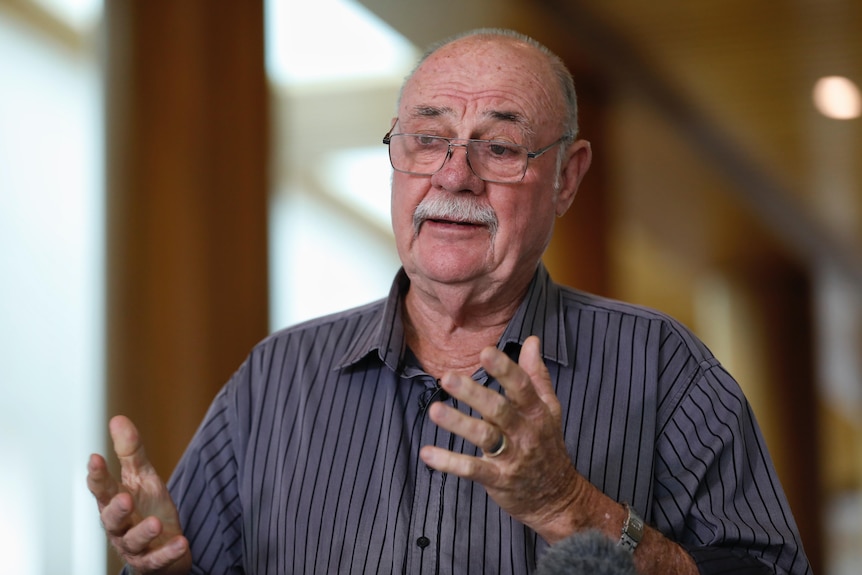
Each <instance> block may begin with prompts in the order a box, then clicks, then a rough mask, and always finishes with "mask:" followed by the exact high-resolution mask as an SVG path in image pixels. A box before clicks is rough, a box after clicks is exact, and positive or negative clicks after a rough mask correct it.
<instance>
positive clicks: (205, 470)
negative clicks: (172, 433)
mask: <svg viewBox="0 0 862 575" xmlns="http://www.w3.org/2000/svg"><path fill="white" fill-rule="evenodd" d="M246 373H247V366H246V365H243V367H241V368H240V370H239V371H238V372H237V374H236V375H234V378H233V379H232V380H231V382H229V383H228V385H226V386H225V387H224V388H223V389H222V390H221V391H220V392H219V394H218V395H217V396H216V398H215V399H214V400H213V403H212V405H211V406H210V408H209V411H208V412H207V415H206V417H205V418H204V420H203V422H202V423H201V426H200V427H199V429H198V431H197V433H196V434H195V436H194V438H193V439H192V441H191V443H190V444H189V446H188V448H187V449H186V452H185V453H184V455H183V457H182V458H181V460H180V462H179V464H178V465H177V468H176V470H175V471H174V474H173V476H172V477H171V479H170V481H169V482H168V489H169V490H170V493H171V496H172V497H173V499H174V502H175V503H176V504H177V508H178V509H179V515H180V524H181V525H182V527H183V532H184V534H185V536H186V538H187V539H188V540H189V544H190V547H191V553H192V562H193V566H192V571H191V572H192V573H194V574H204V573H205V574H208V575H221V574H225V575H226V574H241V573H244V572H245V571H244V569H243V564H242V557H243V553H242V506H241V502H240V495H239V487H238V483H239V477H238V469H239V465H238V463H237V450H236V443H237V439H236V437H237V436H236V426H237V417H236V401H235V396H236V389H237V385H236V384H237V383H238V381H237V380H241V379H242V378H244V377H245V376H246Z"/></svg>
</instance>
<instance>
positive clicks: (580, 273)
mask: <svg viewBox="0 0 862 575" xmlns="http://www.w3.org/2000/svg"><path fill="white" fill-rule="evenodd" d="M572 69H573V70H574V71H573V74H574V76H575V84H576V87H577V90H578V109H579V112H580V113H579V119H578V121H579V124H580V134H579V136H578V137H579V138H583V139H585V140H588V141H589V142H590V144H591V145H592V148H593V163H592V166H591V167H590V170H589V171H588V172H587V175H586V177H585V178H584V181H583V183H582V184H581V187H580V189H579V190H578V195H577V196H576V197H575V201H574V203H573V204H572V207H571V208H569V211H568V212H567V213H566V215H564V216H563V217H562V218H559V219H557V222H556V226H555V228H554V236H553V238H552V239H551V243H550V245H549V246H548V250H547V251H546V252H545V257H544V261H545V264H546V265H547V267H548V271H549V272H550V273H551V277H552V278H553V279H554V281H557V282H559V283H561V284H565V285H568V286H571V287H575V288H577V289H581V290H584V291H588V292H592V293H595V294H599V295H610V293H609V290H610V272H609V270H610V250H609V243H610V225H609V224H610V214H609V210H610V201H609V197H608V190H607V189H606V185H607V183H606V180H607V178H606V170H607V165H606V161H605V158H607V157H608V154H607V150H606V149H605V148H604V140H603V135H604V133H605V132H606V130H607V128H606V125H605V122H604V112H605V108H606V106H607V103H606V100H605V96H604V95H603V91H602V90H601V89H599V83H598V82H597V78H596V77H595V76H594V75H592V74H591V73H590V72H588V71H586V70H584V69H583V68H582V67H576V66H572Z"/></svg>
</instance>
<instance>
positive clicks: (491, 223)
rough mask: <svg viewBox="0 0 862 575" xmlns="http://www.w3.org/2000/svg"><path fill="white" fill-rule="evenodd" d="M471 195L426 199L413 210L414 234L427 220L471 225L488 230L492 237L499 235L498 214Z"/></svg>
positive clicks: (417, 232)
mask: <svg viewBox="0 0 862 575" xmlns="http://www.w3.org/2000/svg"><path fill="white" fill-rule="evenodd" d="M472 198H473V197H472V196H469V195H466V194H465V195H454V196H453V195H446V196H435V197H433V198H425V199H424V200H422V201H421V202H419V205H418V206H416V209H415V210H413V233H414V234H417V235H418V234H419V228H420V227H421V226H422V224H423V223H424V222H425V221H426V220H447V221H451V222H463V223H470V224H475V225H480V226H485V227H487V228H488V231H489V232H490V234H491V236H494V234H496V233H497V227H498V225H499V223H498V221H497V214H496V213H495V212H494V210H493V209H492V208H491V206H489V205H487V204H481V203H479V202H477V201H476V200H475V199H472Z"/></svg>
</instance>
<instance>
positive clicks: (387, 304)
mask: <svg viewBox="0 0 862 575" xmlns="http://www.w3.org/2000/svg"><path fill="white" fill-rule="evenodd" d="M409 286H410V279H409V278H408V277H407V274H406V273H405V272H404V269H403V268H402V269H400V270H398V273H397V274H396V276H395V279H394V281H393V282H392V287H391V288H390V290H389V296H388V297H387V298H386V299H385V300H384V301H383V306H382V308H378V310H379V311H378V312H377V313H376V314H375V316H374V318H373V319H372V320H371V321H370V323H371V326H370V329H367V330H364V331H363V332H362V333H361V334H360V335H359V337H357V338H356V339H355V340H354V341H353V343H352V345H351V346H350V347H349V348H348V349H347V351H346V353H345V354H344V356H343V357H342V359H341V361H339V362H338V364H337V366H336V369H341V368H344V367H347V366H350V365H354V364H356V363H358V362H359V361H360V360H362V359H363V358H365V357H366V356H368V355H369V354H371V353H372V352H375V351H376V352H377V353H376V355H377V357H378V358H379V359H380V361H382V362H383V363H385V364H386V365H387V366H388V367H389V368H390V369H391V370H393V371H395V372H399V370H400V367H401V362H402V360H403V357H404V350H405V348H406V340H405V337H404V324H403V321H402V309H401V308H402V305H403V301H404V295H405V294H406V293H407V289H408V288H409ZM531 335H537V336H539V338H540V339H541V342H542V356H543V357H544V358H545V360H547V361H554V362H556V363H559V364H562V365H564V366H567V365H569V354H568V345H567V342H566V331H565V317H564V314H563V306H562V294H561V292H560V287H559V286H558V285H557V284H555V283H554V282H553V281H552V280H551V277H550V274H549V273H548V270H547V268H545V266H544V264H542V263H539V265H538V267H537V269H536V273H535V275H534V276H533V280H532V281H531V282H530V286H529V288H528V289H527V293H526V295H525V297H524V301H522V302H521V305H520V306H518V310H517V311H516V312H515V315H514V316H513V317H512V319H511V321H509V324H508V325H507V326H506V330H505V331H504V332H503V335H502V337H501V338H500V341H499V342H498V344H497V347H498V348H500V349H503V350H505V349H506V348H507V347H509V346H513V345H514V346H517V347H518V348H520V346H522V345H523V344H524V340H526V339H527V338H528V337H529V336H531Z"/></svg>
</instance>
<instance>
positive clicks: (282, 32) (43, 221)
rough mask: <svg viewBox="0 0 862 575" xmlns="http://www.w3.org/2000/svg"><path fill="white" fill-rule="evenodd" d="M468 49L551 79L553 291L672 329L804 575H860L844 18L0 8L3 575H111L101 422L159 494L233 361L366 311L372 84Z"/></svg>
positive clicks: (87, 4) (377, 107) (771, 9)
mask: <svg viewBox="0 0 862 575" xmlns="http://www.w3.org/2000/svg"><path fill="white" fill-rule="evenodd" d="M484 26H500V27H511V28H515V29H517V30H519V31H521V32H524V33H527V34H529V35H532V36H534V37H535V38H537V39H538V40H540V41H541V42H543V43H545V44H546V45H548V46H549V47H550V48H551V49H553V50H554V51H555V52H557V53H558V54H560V55H561V56H562V57H563V58H564V59H565V60H566V62H567V63H568V64H569V66H570V68H571V69H572V70H573V72H574V75H575V79H576V84H577V87H578V90H579V97H580V105H581V122H582V126H583V128H582V135H583V137H585V138H587V139H589V140H590V141H591V142H592V144H593V149H594V154H595V160H594V164H593V167H592V169H591V171H590V173H589V175H588V177H587V181H586V183H585V185H584V186H583V188H582V191H581V192H580V194H579V197H578V199H577V200H576V202H575V205H574V208H573V209H572V210H571V211H570V213H569V214H568V215H567V216H566V217H565V218H563V219H561V220H559V221H558V228H557V231H556V235H555V239H554V242H553V243H552V245H551V247H550V249H549V251H548V254H547V257H546V261H547V264H548V266H549V268H550V269H551V272H552V274H553V276H554V277H555V279H557V280H558V281H561V282H563V283H568V284H570V285H573V286H575V287H579V288H581V289H585V290H588V291H593V292H597V293H600V294H604V295H608V296H611V297H616V298H621V299H625V300H629V301H634V302H636V303H640V304H645V305H649V306H652V307H656V308H659V309H661V310H663V311H666V312H668V313H670V314H671V315H674V316H676V317H677V318H679V319H680V320H682V321H683V322H685V323H686V324H688V325H689V326H691V327H692V328H693V329H694V331H695V332H696V333H698V334H699V335H700V336H701V337H702V338H703V339H704V340H705V341H706V342H707V344H708V345H709V346H710V347H711V348H712V349H713V351H714V352H715V353H716V355H717V356H718V357H719V358H720V359H721V360H722V362H723V363H724V364H725V365H726V366H727V367H728V368H729V370H730V371H731V372H732V373H733V374H734V375H735V376H736V377H737V379H738V380H739V381H740V382H741V384H742V386H743V387H744V389H745V390H746V393H747V394H748V396H749V398H750V400H751V402H752V404H753V406H754V410H755V412H756V413H757V416H758V418H759V420H760V422H761V425H762V427H763V429H764V433H765V435H766V438H767V443H768V444H769V447H770V450H771V451H772V454H773V457H774V459H775V461H776V466H777V468H778V471H779V474H780V476H781V479H782V481H783V483H784V486H785V488H786V491H787V493H788V497H789V499H790V501H791V505H792V507H793V509H794V513H795V515H796V518H797V521H798V522H799V524H800V529H801V531H802V534H803V540H804V543H805V547H806V550H807V552H808V554H809V556H810V557H811V560H812V563H813V565H814V568H815V572H816V573H826V574H829V575H849V574H851V573H857V572H858V565H859V564H860V562H862V413H860V412H862V234H860V222H861V221H862V161H860V160H862V120H860V118H859V114H860V106H862V104H860V95H859V85H860V82H862V4H860V3H859V2H858V1H857V0H788V1H786V2H771V1H765V0H754V1H752V0H746V1H744V2H743V1H739V0H701V1H699V2H682V1H674V0H654V1H652V2H641V1H637V0H535V1H530V2H528V1H527V0H437V1H435V2H419V1H418V0H363V1H358V0H314V1H308V2H299V1H298V0H267V1H261V0H256V1H252V0H223V1H218V2H215V1H207V0H184V1H182V2H179V1H173V0H146V1H144V0H111V1H110V2H105V3H104V4H103V3H102V2H100V1H99V0H0V461H2V472H0V556H2V557H3V558H4V559H3V568H2V570H3V572H4V573H15V574H16V575H48V574H54V573H67V574H72V575H85V574H86V575H91V574H93V573H105V572H115V570H116V569H117V565H116V563H115V560H114V559H113V558H111V557H110V554H109V553H108V552H107V551H106V546H105V542H104V537H103V535H102V533H101V531H100V528H99V522H98V516H97V513H96V510H95V504H94V502H93V501H92V498H91V496H90V495H89V493H88V492H87V490H86V486H85V475H86V461H87V457H88V454H89V453H91V452H94V451H98V452H103V453H104V452H105V450H106V449H108V447H107V439H106V424H107V419H108V417H109V416H110V415H113V414H115V413H125V414H127V415H129V416H131V417H132V418H133V419H134V420H135V421H136V422H137V423H138V424H139V427H140V428H141V432H142V433H143V435H144V438H145V440H146V442H147V446H148V450H149V453H150V456H151V459H152V460H153V462H154V464H155V465H156V467H157V469H159V470H160V471H161V473H162V474H163V475H165V476H167V475H168V474H169V473H170V471H171V469H172V468H173V466H174V465H175V463H176V461H177V459H178V458H179V456H180V455H181V453H182V450H183V448H184V446H185V444H186V443H187V442H188V440H189V438H190V437H191V435H192V434H193V433H194V430H195V428H196V426H197V424H198V422H199V421H200V419H201V417H202V416H203V413H204V411H205V410H206V407H207V405H208V404H209V401H210V399H211V398H212V396H213V395H214V394H215V392H216V391H217V389H218V388H219V387H220V386H221V385H222V384H223V383H224V381H225V380H226V379H227V378H228V377H230V375H231V373H232V372H233V370H234V369H236V367H237V366H238V365H239V364H240V362H241V361H242V360H243V359H244V357H245V355H246V354H247V352H248V351H249V349H250V348H251V346H252V345H254V343H255V342H256V341H258V340H259V339H261V338H262V337H264V336H265V335H266V334H267V333H269V332H271V331H273V330H276V329H279V328H281V327H284V326H286V325H289V324H292V323H296V322H298V321H301V320H303V319H307V318H309V317H313V316H316V315H319V314H322V313H326V312H329V311H334V310H337V309H343V308H345V307H348V306H351V305H354V304H358V303H364V302H367V301H371V300H373V299H377V298H379V297H383V296H384V295H385V294H386V293H387V290H388V286H389V282H390V281H391V278H392V276H393V274H394V273H395V271H396V270H397V268H398V260H397V257H396V254H395V250H394V246H393V242H392V238H391V230H390V228H389V223H388V217H389V216H388V193H389V191H388V187H389V173H390V168H389V164H388V160H387V156H386V153H387V152H386V148H385V146H383V145H382V144H381V142H380V140H381V138H382V136H383V134H384V133H385V132H386V131H387V130H388V128H389V125H390V119H391V118H392V116H393V115H394V110H395V99H396V97H397V92H398V88H399V86H400V83H401V81H402V79H403V77H404V76H405V75H406V74H407V73H408V72H409V70H410V69H411V67H412V65H413V63H414V62H415V60H416V58H417V57H418V56H419V54H420V53H421V52H422V51H423V49H424V47H425V46H427V45H428V44H429V43H431V42H433V41H435V40H438V39H440V38H443V37H446V36H448V35H450V34H453V33H456V32H459V31H462V30H466V29H470V28H474V27H484Z"/></svg>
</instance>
